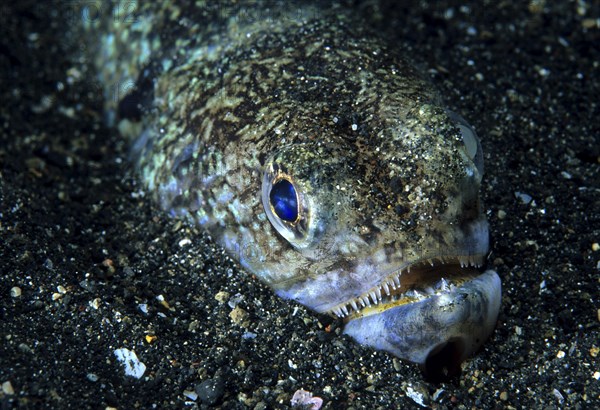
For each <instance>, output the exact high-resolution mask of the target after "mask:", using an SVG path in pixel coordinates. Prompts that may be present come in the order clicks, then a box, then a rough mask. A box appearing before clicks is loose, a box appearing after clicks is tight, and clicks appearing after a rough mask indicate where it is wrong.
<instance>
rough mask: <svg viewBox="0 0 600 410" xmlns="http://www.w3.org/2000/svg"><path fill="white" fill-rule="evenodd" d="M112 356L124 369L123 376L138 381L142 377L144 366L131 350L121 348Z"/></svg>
mask: <svg viewBox="0 0 600 410" xmlns="http://www.w3.org/2000/svg"><path fill="white" fill-rule="evenodd" d="M114 354H115V356H116V357H117V360H118V361H119V362H121V363H122V365H123V367H124V369H125V375H127V376H131V377H135V378H136V379H139V378H141V377H142V376H143V375H144V372H145V371H146V365H145V364H144V363H142V362H141V361H140V360H139V359H138V357H137V355H136V354H135V352H134V351H133V350H129V349H127V348H125V347H122V348H120V349H116V350H115V351H114Z"/></svg>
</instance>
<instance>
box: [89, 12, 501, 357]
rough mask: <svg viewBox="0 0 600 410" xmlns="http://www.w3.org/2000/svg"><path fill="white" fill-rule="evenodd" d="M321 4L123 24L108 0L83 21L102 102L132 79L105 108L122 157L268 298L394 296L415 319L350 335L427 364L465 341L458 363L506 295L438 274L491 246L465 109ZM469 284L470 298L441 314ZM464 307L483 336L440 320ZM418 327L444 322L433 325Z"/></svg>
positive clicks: (322, 306) (381, 300) (163, 16)
mask: <svg viewBox="0 0 600 410" xmlns="http://www.w3.org/2000/svg"><path fill="white" fill-rule="evenodd" d="M317 7H318V5H315V6H313V7H311V6H309V5H300V4H299V3H298V4H296V3H286V2H271V3H262V4H260V5H257V4H256V3H253V2H251V3H247V2H241V3H232V2H225V1H222V2H219V6H218V10H217V6H216V5H215V4H214V3H213V4H212V6H207V5H206V4H198V5H194V6H190V5H188V4H187V2H170V3H168V4H158V3H152V2H143V3H141V4H140V7H139V10H136V14H135V18H133V19H132V20H133V21H132V22H130V23H129V24H127V23H128V22H126V21H121V20H118V19H115V18H114V10H117V8H113V9H111V12H110V13H105V14H102V15H100V16H99V18H98V19H96V20H94V21H91V22H89V24H85V23H87V22H83V23H84V24H82V25H83V26H84V27H83V29H82V33H83V36H84V38H85V39H86V43H87V44H89V45H90V47H89V48H88V49H87V50H86V51H87V54H86V55H85V56H86V57H87V58H88V59H89V60H93V61H95V66H96V71H97V72H98V73H99V74H98V77H99V79H100V81H101V84H102V85H103V87H104V90H105V91H104V95H105V96H109V97H110V96H111V93H112V90H113V89H114V82H115V79H118V78H122V79H125V81H127V82H129V81H135V87H132V88H131V89H130V90H129V92H128V93H127V94H124V95H122V96H121V97H122V98H120V100H118V101H115V99H114V98H108V100H107V103H106V104H105V105H106V109H107V110H109V111H114V110H118V111H119V112H118V113H111V114H110V115H109V117H110V118H113V117H114V118H115V119H116V121H117V122H118V128H119V130H120V131H121V133H122V134H124V135H125V136H128V137H129V138H130V139H131V140H132V141H134V140H136V142H135V144H134V150H133V151H134V152H133V153H132V157H133V159H132V160H133V161H134V162H135V163H136V167H137V168H138V170H139V174H140V178H141V180H142V183H143V184H144V185H145V186H146V187H147V191H148V192H149V193H150V194H151V195H152V196H153V197H154V198H155V200H156V201H157V202H158V203H159V204H160V205H161V207H162V208H163V209H165V210H166V211H168V212H169V213H171V214H172V215H177V216H185V217H187V219H188V220H191V221H192V223H197V224H200V225H202V226H203V227H204V228H205V229H207V230H208V231H209V232H210V233H211V235H212V237H213V238H214V239H215V240H216V241H217V242H218V243H219V244H220V245H221V246H223V247H224V248H225V249H227V250H228V251H229V253H230V255H232V257H233V258H234V259H235V260H237V261H239V262H240V264H241V265H242V266H243V267H245V268H246V269H248V270H249V271H250V272H251V273H253V274H255V275H256V276H257V277H258V278H260V279H261V280H263V281H264V282H265V283H267V284H268V285H269V286H271V287H272V288H274V289H275V290H276V292H277V294H279V295H281V296H284V297H286V298H289V299H292V300H294V301H297V302H299V303H302V304H303V305H305V306H308V307H309V308H311V309H314V310H316V311H317V312H330V313H331V314H335V315H337V316H348V314H349V312H357V311H359V310H361V308H364V307H369V306H371V304H376V305H379V306H378V309H377V310H376V311H372V314H374V315H382V314H384V315H392V310H390V309H388V308H391V307H395V306H397V305H398V304H403V305H405V306H404V307H403V308H402V309H403V310H407V312H406V314H410V315H412V313H413V312H411V310H414V312H423V311H427V312H428V314H426V315H423V314H421V313H420V314H417V315H415V320H414V321H406V320H402V321H399V320H394V321H391V320H390V321H387V322H385V323H402V322H406V323H408V322H410V325H407V326H400V327H397V328H396V329H388V328H387V327H382V328H381V329H380V330H381V336H379V338H380V339H385V341H383V340H382V341H381V342H379V341H377V340H375V339H376V338H375V337H374V335H376V334H379V331H377V330H376V328H375V327H374V326H373V325H372V324H370V325H368V326H367V325H365V326H361V327H354V329H355V331H354V332H352V333H350V334H352V335H353V337H356V338H357V339H358V340H362V341H366V340H369V341H371V342H370V344H371V345H374V346H377V347H381V346H395V345H398V344H401V345H402V349H397V348H393V347H386V349H387V350H389V351H391V352H394V353H395V354H396V355H398V356H399V357H401V358H403V359H408V360H412V361H416V362H419V363H423V362H424V360H425V359H424V357H427V356H428V354H429V352H430V351H431V350H434V349H439V348H440V346H441V344H443V343H445V342H446V340H451V339H455V338H457V337H460V338H463V337H464V338H465V339H467V340H468V341H467V342H466V343H465V345H468V346H472V347H470V348H467V349H461V354H460V357H461V358H463V357H466V356H468V355H469V353H471V352H473V351H474V350H476V348H477V347H479V345H480V344H481V343H482V342H483V340H485V339H486V338H487V336H488V335H489V333H490V332H491V330H492V328H493V325H494V323H495V320H496V317H497V312H498V302H497V301H498V300H499V298H500V289H499V285H495V286H494V285H491V284H490V285H489V286H481V289H482V290H484V291H483V292H479V291H478V292H472V291H471V290H470V288H469V286H468V285H463V286H462V288H461V290H460V291H457V292H456V293H454V292H453V291H454V287H455V286H457V285H458V283H460V282H464V278H465V277H466V276H469V277H472V276H473V270H471V269H466V270H465V272H464V273H463V271H461V269H454V270H450V269H448V268H447V266H446V265H450V264H453V265H456V266H459V263H460V266H463V265H465V266H466V265H476V266H480V265H481V262H482V259H483V257H484V256H485V254H486V253H487V251H488V228H487V222H486V220H485V217H484V215H483V209H482V207H481V205H480V202H479V198H478V191H479V189H478V188H479V185H480V181H481V177H482V174H481V170H482V161H481V158H482V154H481V148H480V147H479V145H478V141H477V137H476V136H475V135H474V134H473V133H472V132H471V131H464V132H467V133H470V134H469V135H468V137H463V133H464V132H461V129H460V128H459V123H458V122H457V121H458V117H457V116H456V115H455V114H448V113H447V112H446V109H445V107H444V106H443V104H442V103H441V101H440V99H439V98H438V97H437V95H436V92H435V91H434V89H433V87H432V86H431V85H430V84H429V83H428V82H427V80H426V79H425V78H424V75H423V74H421V73H419V72H418V71H417V70H415V69H414V68H413V67H412V66H411V65H410V64H409V63H408V62H407V61H406V60H405V59H404V58H402V57H401V54H400V53H401V50H398V49H397V48H396V49H395V48H394V47H395V45H394V44H390V43H389V42H387V41H386V40H384V39H383V38H382V37H380V36H378V35H377V33H376V32H375V30H369V29H368V24H367V23H368V22H369V21H371V20H370V19H367V18H357V17H356V16H355V14H354V13H352V12H351V11H350V10H349V9H348V8H346V7H343V6H342V5H339V4H336V5H333V6H331V5H330V6H326V5H321V6H320V7H318V8H317ZM90 9H91V7H90V6H88V7H86V8H84V9H83V10H84V11H86V12H88V13H91V11H90ZM217 11H218V12H217ZM257 12H262V13H269V14H270V15H271V16H272V18H269V19H258V18H256V13H257ZM213 18H214V21H213V20H211V19H213ZM371 19H372V17H371ZM99 56H100V57H99ZM115 105H116V106H117V107H115ZM124 105H134V108H136V109H137V110H130V111H132V112H130V113H126V112H124V111H125V110H124V107H123V106H124ZM460 121H462V125H464V126H465V127H467V128H469V125H468V123H466V122H464V121H463V120H462V119H461V120H460ZM465 138H470V139H471V140H472V141H471V142H472V144H471V145H472V146H473V147H472V149H471V150H470V151H469V150H468V149H467V142H466V141H467V139H465ZM469 141H470V140H469ZM281 178H286V179H287V180H288V181H292V182H293V185H294V186H295V191H296V192H294V196H295V195H298V199H299V200H300V209H299V215H298V217H297V220H296V221H288V222H283V221H282V220H280V219H279V217H278V216H277V215H275V213H274V212H272V211H270V207H271V205H270V203H269V199H268V197H269V192H270V189H271V188H270V187H271V186H272V185H273V183H274V182H275V181H278V180H280V179H281ZM261 193H262V199H261ZM429 262H431V264H434V263H435V264H436V265H438V268H436V270H435V274H433V273H432V270H431V268H430V266H429V265H430V264H429ZM424 265H427V267H428V269H429V270H428V271H426V272H422V273H421V271H420V270H421V269H423V268H422V266H424ZM440 265H444V266H440ZM409 272H410V275H409ZM442 278H443V279H442ZM455 278H457V279H455ZM459 281H460V282H459ZM492 282H493V283H497V282H498V280H497V279H495V280H493V281H492ZM485 283H487V282H485V281H484V282H482V284H485ZM486 288H488V289H487V290H485V289H486ZM435 289H437V291H435ZM407 292H409V293H410V299H409V297H407V295H408V294H407ZM434 292H437V293H438V295H439V294H444V298H445V299H447V300H446V301H445V302H441V300H440V301H439V302H438V301H436V300H437V299H435V293H434ZM463 294H464V295H468V294H471V295H472V296H473V302H472V303H470V304H469V305H468V306H471V308H467V307H466V306H467V305H464V306H465V310H466V311H463V310H462V309H457V310H458V312H456V313H453V314H452V315H449V314H448V313H447V312H448V310H452V308H451V307H450V306H458V305H459V304H460V303H461V302H460V301H459V299H461V300H464V297H463ZM475 295H477V296H475ZM432 296H433V297H432ZM415 298H416V299H417V300H419V301H421V299H423V301H422V303H421V304H422V305H423V308H422V309H418V308H417V307H416V305H415V303H414V302H413V300H414V299H415ZM425 299H428V300H425ZM407 300H411V302H407ZM492 300H494V301H496V302H494V303H491V302H490V301H492ZM492 305H493V307H492ZM474 306H479V307H478V308H475V307H474ZM484 306H485V307H487V306H490V308H489V309H487V308H483V307H484ZM380 310H381V311H383V310H386V312H385V313H380ZM397 310H398V309H394V310H393V311H394V312H396V311H397ZM471 310H472V312H471ZM363 312H364V310H361V312H360V313H361V316H363V315H364V314H363ZM373 312H375V313H373ZM437 312H439V313H437ZM483 312H488V313H486V314H483ZM394 314H397V313H394ZM353 316H354V315H353ZM442 316H444V317H445V318H444V319H442ZM403 317H405V318H406V317H407V316H403ZM425 317H427V319H425ZM467 317H471V318H475V317H477V319H476V320H475V321H474V323H471V324H469V326H467V327H468V328H469V329H470V328H471V327H473V326H474V327H476V328H482V332H481V334H480V335H479V336H475V335H473V332H468V333H469V334H468V335H464V333H465V332H464V331H455V332H453V331H451V330H450V329H451V328H452V327H454V326H457V324H456V323H454V321H455V320H457V319H456V318H462V319H458V322H467V320H466V318H467ZM420 318H421V319H420ZM450 318H452V319H450ZM349 320H354V318H353V317H350V318H349ZM419 322H436V323H438V325H437V326H436V331H433V332H431V331H429V332H426V331H424V330H423V329H421V328H420V327H418V326H417V327H416V328H415V326H416V325H417V324H418V323H419ZM369 323H370V322H369ZM377 323H381V322H379V321H378V322H377ZM423 326H425V325H423ZM359 329H361V330H359ZM362 329H365V330H362ZM439 329H448V330H447V332H446V331H440V330H439ZM365 332H366V336H367V337H364V336H365ZM425 334H426V335H427V336H421V337H416V336H415V335H425ZM478 334H479V332H478ZM430 335H435V337H432V336H430ZM463 335H464V336H463ZM406 338H409V339H410V340H411V341H410V342H406V341H405V339H406ZM414 339H419V341H420V342H421V343H419V342H417V341H416V340H414ZM470 340H473V343H471V342H470ZM475 340H476V341H477V342H475ZM411 345H412V346H415V352H414V353H413V352H412V351H410V350H409V349H407V347H409V348H410V346H411ZM420 345H424V346H425V349H424V350H423V348H419V349H417V346H420Z"/></svg>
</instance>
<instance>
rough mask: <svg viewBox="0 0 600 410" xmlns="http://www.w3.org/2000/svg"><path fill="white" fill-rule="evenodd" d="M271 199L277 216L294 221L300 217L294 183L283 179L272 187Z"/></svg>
mask: <svg viewBox="0 0 600 410" xmlns="http://www.w3.org/2000/svg"><path fill="white" fill-rule="evenodd" d="M269 201H270V202H271V206H272V207H273V210H274V211H275V213H276V214H277V216H278V217H279V218H281V219H283V220H284V221H288V222H294V221H296V219H298V199H297V196H296V189H295V188H294V185H292V183H291V182H290V181H288V180H287V179H282V180H280V181H278V182H276V183H275V184H273V187H272V188H271V193H270V194H269Z"/></svg>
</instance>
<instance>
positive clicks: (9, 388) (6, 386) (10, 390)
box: [2, 381, 15, 395]
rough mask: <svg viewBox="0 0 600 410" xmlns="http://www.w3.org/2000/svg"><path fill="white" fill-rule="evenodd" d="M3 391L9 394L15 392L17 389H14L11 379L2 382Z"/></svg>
mask: <svg viewBox="0 0 600 410" xmlns="http://www.w3.org/2000/svg"><path fill="white" fill-rule="evenodd" d="M2 392H3V393H4V394H8V395H13V394H15V390H14V389H13V387H12V384H11V383H10V382H9V381H6V382H4V383H2Z"/></svg>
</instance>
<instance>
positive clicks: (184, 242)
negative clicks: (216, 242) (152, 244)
mask: <svg viewBox="0 0 600 410" xmlns="http://www.w3.org/2000/svg"><path fill="white" fill-rule="evenodd" d="M190 243H192V240H191V239H190V238H183V239H182V240H180V241H179V247H180V248H183V247H184V246H186V245H189V244H190ZM184 394H185V393H184Z"/></svg>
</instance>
